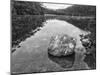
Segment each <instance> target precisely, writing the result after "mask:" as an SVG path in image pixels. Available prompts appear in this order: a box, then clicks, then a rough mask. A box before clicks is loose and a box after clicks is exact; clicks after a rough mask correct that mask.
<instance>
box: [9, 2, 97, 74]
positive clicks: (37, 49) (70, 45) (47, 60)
mask: <svg viewBox="0 0 100 75" xmlns="http://www.w3.org/2000/svg"><path fill="white" fill-rule="evenodd" d="M10 5H11V7H10V14H11V26H10V27H11V74H12V75H13V74H15V75H16V74H34V73H50V72H67V71H80V70H95V69H96V6H95V5H82V4H70V3H56V2H55V3H54V2H36V1H20V0H11V3H10Z"/></svg>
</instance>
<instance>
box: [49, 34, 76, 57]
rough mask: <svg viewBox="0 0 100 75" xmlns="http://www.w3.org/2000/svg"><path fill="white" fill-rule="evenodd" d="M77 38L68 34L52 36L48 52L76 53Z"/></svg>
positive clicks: (58, 54)
mask: <svg viewBox="0 0 100 75" xmlns="http://www.w3.org/2000/svg"><path fill="white" fill-rule="evenodd" d="M75 46H76V40H75V38H73V37H70V36H68V35H56V36H53V37H51V40H50V44H49V47H48V53H49V54H51V55H53V56H67V55H71V54H73V53H74V49H75Z"/></svg>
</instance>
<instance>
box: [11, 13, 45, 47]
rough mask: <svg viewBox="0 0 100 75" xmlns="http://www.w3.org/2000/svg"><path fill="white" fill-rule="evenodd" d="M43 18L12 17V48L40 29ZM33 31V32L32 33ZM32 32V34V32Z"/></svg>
mask: <svg viewBox="0 0 100 75" xmlns="http://www.w3.org/2000/svg"><path fill="white" fill-rule="evenodd" d="M43 21H44V17H43V16H18V15H17V16H13V17H12V46H14V45H17V44H18V43H20V42H21V41H23V40H25V39H26V38H27V37H30V36H31V35H33V34H34V33H36V32H37V31H38V30H39V27H42V26H43V25H42V22H43ZM34 30H35V31H34ZM32 31H33V32H32Z"/></svg>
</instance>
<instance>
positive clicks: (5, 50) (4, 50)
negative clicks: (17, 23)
mask: <svg viewBox="0 0 100 75" xmlns="http://www.w3.org/2000/svg"><path fill="white" fill-rule="evenodd" d="M30 1H33V0H30ZM34 1H41V2H56V3H71V4H85V5H96V6H97V69H96V70H86V71H68V72H53V73H38V74H37V75H66V74H67V75H74V74H76V75H80V74H81V75H98V74H99V72H100V59H99V57H100V46H99V41H100V33H99V32H100V31H99V30H100V29H99V28H100V21H99V20H100V4H99V3H100V0H34ZM0 26H1V27H0V74H1V75H8V74H10V73H9V71H10V0H0Z"/></svg>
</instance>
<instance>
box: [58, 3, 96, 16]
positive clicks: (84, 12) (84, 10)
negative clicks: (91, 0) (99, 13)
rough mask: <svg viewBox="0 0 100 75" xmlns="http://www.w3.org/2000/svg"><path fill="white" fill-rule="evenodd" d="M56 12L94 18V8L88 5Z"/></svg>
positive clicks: (74, 6) (75, 6)
mask: <svg viewBox="0 0 100 75" xmlns="http://www.w3.org/2000/svg"><path fill="white" fill-rule="evenodd" d="M57 12H60V13H61V12H62V13H63V14H66V15H74V16H96V7H95V6H89V5H73V6H71V7H68V8H66V9H62V10H58V11H57Z"/></svg>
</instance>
